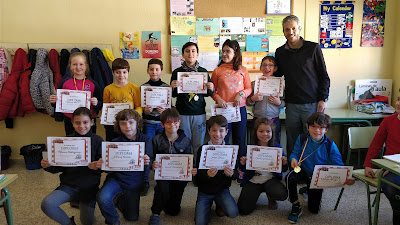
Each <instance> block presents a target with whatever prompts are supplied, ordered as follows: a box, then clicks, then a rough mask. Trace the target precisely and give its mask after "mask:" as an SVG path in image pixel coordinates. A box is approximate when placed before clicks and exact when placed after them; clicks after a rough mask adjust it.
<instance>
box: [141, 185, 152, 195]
mask: <svg viewBox="0 0 400 225" xmlns="http://www.w3.org/2000/svg"><path fill="white" fill-rule="evenodd" d="M149 188H150V184H149V182H146V183H144V184H143V187H142V191H141V192H140V196H146V195H147V194H148V193H149Z"/></svg>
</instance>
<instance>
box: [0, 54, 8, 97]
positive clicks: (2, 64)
mask: <svg viewBox="0 0 400 225" xmlns="http://www.w3.org/2000/svg"><path fill="white" fill-rule="evenodd" d="M6 51H7V50H6V49H4V48H0V92H1V88H2V87H3V84H4V83H5V82H6V80H7V78H8V74H9V70H8V60H7V56H6Z"/></svg>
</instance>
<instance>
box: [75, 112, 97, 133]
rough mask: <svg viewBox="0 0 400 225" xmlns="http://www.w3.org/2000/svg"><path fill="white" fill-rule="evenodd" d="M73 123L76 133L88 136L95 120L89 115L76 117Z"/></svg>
mask: <svg viewBox="0 0 400 225" xmlns="http://www.w3.org/2000/svg"><path fill="white" fill-rule="evenodd" d="M71 122H72V126H73V127H74V129H75V131H76V132H77V133H78V134H80V135H85V134H87V133H88V132H89V131H90V128H91V127H92V126H93V120H91V119H90V117H89V116H88V115H76V116H74V117H73V118H72V121H71Z"/></svg>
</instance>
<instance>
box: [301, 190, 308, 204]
mask: <svg viewBox="0 0 400 225" xmlns="http://www.w3.org/2000/svg"><path fill="white" fill-rule="evenodd" d="M307 192H308V188H307V187H302V188H300V189H299V194H300V195H301V196H303V198H304V199H305V200H306V201H308V194H307Z"/></svg>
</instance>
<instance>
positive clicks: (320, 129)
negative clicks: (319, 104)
mask: <svg viewBox="0 0 400 225" xmlns="http://www.w3.org/2000/svg"><path fill="white" fill-rule="evenodd" d="M307 130H308V132H309V133H310V135H311V137H312V139H314V141H321V139H322V138H323V137H324V134H326V132H327V131H328V128H326V127H324V126H321V125H318V124H317V123H315V122H314V125H308V124H307Z"/></svg>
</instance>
